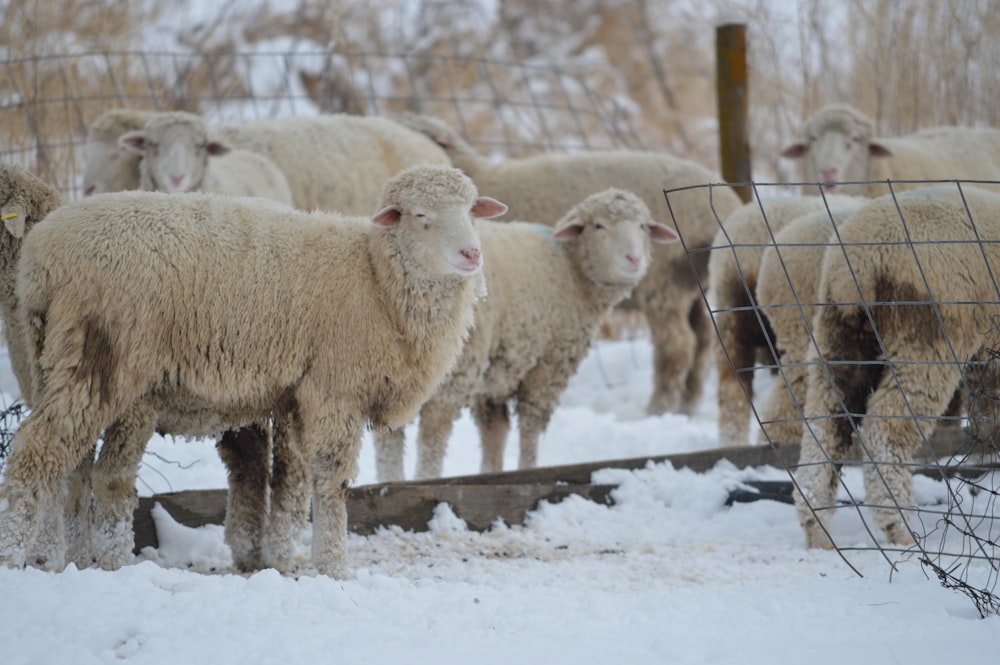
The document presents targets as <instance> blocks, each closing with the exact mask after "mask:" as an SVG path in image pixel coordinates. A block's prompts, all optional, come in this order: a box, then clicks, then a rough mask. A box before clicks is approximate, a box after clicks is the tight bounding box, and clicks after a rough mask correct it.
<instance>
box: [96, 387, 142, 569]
mask: <svg viewBox="0 0 1000 665" xmlns="http://www.w3.org/2000/svg"><path fill="white" fill-rule="evenodd" d="M155 428H156V413H155V412H154V411H153V409H152V408H151V407H148V406H142V407H136V408H133V409H131V410H129V411H128V412H126V413H125V414H124V415H123V416H122V417H121V418H119V419H118V420H117V421H115V423H114V424H112V425H111V427H109V428H108V429H107V430H106V431H105V432H104V444H103V445H102V446H101V453H100V455H99V456H98V458H97V463H96V464H94V467H93V478H92V483H93V531H92V533H91V548H92V550H93V552H92V553H93V557H94V561H95V562H96V563H97V565H98V566H99V567H101V568H103V569H105V570H117V569H118V568H121V567H122V566H124V565H127V564H129V563H131V562H132V560H133V554H132V551H133V550H134V549H135V534H134V530H133V528H132V519H133V515H134V513H135V509H136V508H137V507H138V505H139V494H138V492H137V491H136V486H135V479H136V477H137V476H138V475H139V464H140V463H141V462H142V456H143V453H145V451H146V444H147V442H148V441H149V438H150V437H151V436H153V431H154V430H155Z"/></svg>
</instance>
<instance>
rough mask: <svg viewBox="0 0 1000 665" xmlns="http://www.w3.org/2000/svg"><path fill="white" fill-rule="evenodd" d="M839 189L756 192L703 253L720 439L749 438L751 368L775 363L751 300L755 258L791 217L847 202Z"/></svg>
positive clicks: (729, 442)
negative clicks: (715, 339) (776, 194)
mask: <svg viewBox="0 0 1000 665" xmlns="http://www.w3.org/2000/svg"><path fill="white" fill-rule="evenodd" d="M856 200H858V199H856V198H854V197H847V196H843V195H829V196H820V195H813V196H794V197H780V198H759V199H757V200H755V201H750V202H749V203H745V204H743V206H741V207H740V208H739V209H737V210H736V211H735V212H733V213H732V214H730V215H729V216H728V217H727V218H726V219H725V221H724V223H723V226H722V228H720V229H719V230H718V232H717V233H716V235H715V239H714V240H713V241H712V251H711V253H710V257H709V259H708V275H709V294H710V300H711V303H712V309H713V311H714V318H715V326H716V328H717V330H718V335H719V340H720V342H721V343H720V344H719V345H717V346H716V347H715V366H716V369H717V372H718V376H719V386H718V391H717V400H718V404H719V445H721V446H745V445H747V444H748V443H749V438H750V408H751V404H752V402H753V397H754V389H753V369H754V366H755V364H756V363H760V364H761V365H766V366H771V367H774V365H775V359H774V358H773V357H772V354H771V348H772V344H773V343H774V333H773V331H771V330H770V327H769V325H768V322H767V321H766V319H764V318H763V317H761V315H760V314H759V313H758V310H757V309H756V306H755V298H754V293H755V291H756V289H757V284H758V281H759V279H758V275H759V270H760V261H761V257H762V255H763V253H764V250H765V248H766V247H768V246H769V245H770V244H771V243H772V241H773V237H774V234H776V233H778V232H779V231H780V230H781V229H783V228H784V227H785V226H787V225H788V224H790V223H791V222H793V221H794V220H795V219H797V218H799V217H801V216H803V215H806V214H810V213H813V212H817V211H825V210H827V207H828V206H843V205H850V204H851V202H852V201H856Z"/></svg>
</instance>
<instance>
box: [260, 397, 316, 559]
mask: <svg viewBox="0 0 1000 665" xmlns="http://www.w3.org/2000/svg"><path fill="white" fill-rule="evenodd" d="M311 497H312V486H311V484H310V482H309V462H308V461H307V458H306V456H305V454H304V452H303V450H302V445H301V433H300V432H299V430H298V429H297V428H294V427H293V426H292V421H291V419H290V418H288V417H284V416H283V417H280V418H276V419H275V422H274V468H273V471H272V473H271V509H270V518H269V520H270V521H269V523H268V530H267V541H266V548H265V553H266V557H267V558H266V560H267V565H268V566H271V567H273V568H276V569H278V570H281V571H283V572H291V570H292V568H293V567H294V563H293V558H294V556H295V543H296V541H297V540H298V538H299V536H300V535H301V534H302V532H303V531H304V530H305V528H306V526H307V525H308V523H309V503H310V499H311Z"/></svg>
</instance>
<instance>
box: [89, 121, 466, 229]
mask: <svg viewBox="0 0 1000 665" xmlns="http://www.w3.org/2000/svg"><path fill="white" fill-rule="evenodd" d="M106 113H108V114H111V113H116V114H117V115H127V113H128V112H127V111H124V110H120V111H119V110H116V111H114V112H112V111H108V112H106ZM148 119H149V118H148V117H146V120H144V121H143V122H142V124H140V125H138V126H137V127H130V128H128V129H142V128H143V127H144V126H145V124H146V121H148ZM94 122H95V124H99V125H101V126H104V125H107V124H109V123H108V122H106V121H105V119H104V118H98V119H97V120H95V121H94ZM125 131H128V130H123V131H121V132H119V133H118V134H115V135H114V136H113V137H112V136H111V135H110V133H109V132H101V133H100V134H98V133H96V132H95V131H94V130H93V128H92V129H91V132H90V133H91V134H92V135H93V140H91V139H90V138H88V151H87V154H88V162H87V167H86V172H88V173H90V172H100V170H101V169H102V168H107V167H106V166H104V162H103V161H102V162H95V163H94V164H93V165H92V164H91V162H90V154H91V152H94V153H95V154H96V153H100V152H104V153H110V152H112V151H118V150H119V148H118V137H119V136H121V134H123V133H125ZM210 134H211V137H212V138H213V139H215V140H218V141H222V142H224V143H225V144H226V145H228V146H229V147H231V148H234V149H240V150H250V151H252V152H256V153H258V154H261V155H263V156H264V157H267V158H268V159H270V160H271V161H272V162H274V163H275V164H276V165H277V166H278V168H280V169H281V171H282V172H283V173H284V174H285V177H286V178H287V180H288V184H289V186H290V187H291V190H292V202H293V204H294V206H295V207H296V208H299V209H300V210H307V211H312V210H328V211H336V212H342V213H346V214H351V215H368V214H370V213H371V211H372V209H373V208H374V207H375V205H376V204H377V203H378V199H379V195H380V192H381V188H382V185H383V184H384V183H385V181H386V180H388V179H389V177H390V176H392V175H394V174H396V173H398V172H399V171H401V170H402V169H404V168H406V167H408V166H413V165H415V164H421V163H432V164H448V156H447V155H446V154H444V151H442V150H441V148H439V147H438V146H437V145H435V144H434V142H433V141H431V140H430V139H428V138H427V137H426V136H423V135H422V134H420V133H419V132H415V131H413V130H411V129H408V128H406V127H404V126H402V125H401V124H400V123H398V122H395V121H393V120H390V119H388V118H383V117H379V116H355V115H347V114H330V115H319V116H295V117H287V118H262V119H256V120H247V121H244V122H240V123H233V124H222V125H215V124H212V125H210ZM102 138H103V142H99V141H98V139H102ZM109 139H110V141H111V143H113V145H109V144H108V140H109ZM136 157H138V156H136ZM130 161H131V166H132V170H133V174H132V175H131V182H133V183H134V184H132V185H131V186H128V187H125V186H122V187H118V188H117V189H112V190H107V191H121V190H124V189H137V188H138V187H139V160H138V159H137V158H136V159H132V160H130ZM121 166H122V167H123V168H124V166H125V164H124V163H122V165H121ZM122 180H124V179H122Z"/></svg>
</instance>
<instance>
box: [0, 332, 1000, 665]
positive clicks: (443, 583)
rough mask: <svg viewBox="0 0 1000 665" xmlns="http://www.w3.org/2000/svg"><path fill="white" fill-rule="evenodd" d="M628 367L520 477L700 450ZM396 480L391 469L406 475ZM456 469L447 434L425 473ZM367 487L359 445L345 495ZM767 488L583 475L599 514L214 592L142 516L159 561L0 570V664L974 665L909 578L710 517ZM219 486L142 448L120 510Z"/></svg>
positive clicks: (784, 526)
mask: <svg viewBox="0 0 1000 665" xmlns="http://www.w3.org/2000/svg"><path fill="white" fill-rule="evenodd" d="M649 365H650V348H649V345H648V343H647V342H646V341H645V339H642V338H640V339H636V340H631V341H621V342H601V343H600V344H599V345H598V346H596V347H595V349H594V351H592V353H591V354H590V356H589V357H588V358H587V360H586V361H585V364H584V366H583V367H582V368H581V371H580V372H579V374H578V375H577V376H576V377H575V378H574V380H573V381H572V383H571V385H570V388H569V390H568V391H567V393H566V395H565V398H564V400H563V403H562V406H561V408H560V409H559V410H558V412H557V413H556V416H555V418H554V419H553V422H552V424H551V426H550V428H549V431H548V433H547V434H546V436H545V438H544V439H543V441H542V444H541V450H540V461H541V463H543V464H563V463H573V462H580V461H591V460H600V459H608V458H618V457H633V456H638V455H647V454H650V455H653V454H665V453H672V452H685V451H690V450H697V449H704V448H711V447H714V446H715V416H716V407H715V405H714V398H713V397H712V395H713V394H714V393H713V392H712V391H714V383H713V384H712V385H710V386H709V391H710V392H709V396H708V397H707V398H706V400H705V402H704V404H703V407H702V410H701V412H699V413H698V414H697V415H696V416H694V417H691V418H687V417H680V416H673V415H667V416H662V417H645V416H644V415H643V414H642V407H643V405H644V403H645V400H646V397H647V396H648V393H649V380H650V373H649ZM4 385H9V384H4ZM411 441H412V432H411ZM411 448H412V446H411ZM509 448H510V449H509V450H508V457H507V466H508V468H509V467H512V466H513V465H514V464H515V460H516V445H515V443H514V441H513V440H512V441H511V443H510V445H509ZM414 462H415V452H414V451H413V450H412V449H411V450H408V466H407V468H408V469H410V470H412V469H413V467H414ZM478 465H479V450H478V443H477V441H476V436H475V432H474V427H473V426H472V423H471V419H469V418H468V416H464V417H463V419H462V420H461V421H460V422H459V423H458V424H457V427H456V429H455V434H454V436H453V438H452V442H451V446H450V448H449V451H448V456H447V459H446V461H445V470H446V473H448V474H449V475H453V474H465V473H474V472H476V470H477V469H478ZM374 473H375V472H374V451H373V449H372V447H371V442H370V440H369V439H367V438H366V441H365V447H364V450H363V453H362V459H361V474H360V476H359V478H358V483H359V484H363V483H369V482H374V481H375V475H374ZM784 478H787V476H786V474H785V472H784V471H783V470H780V469H775V468H757V469H747V470H737V469H735V468H734V467H732V466H731V465H728V464H724V463H723V464H719V465H718V466H716V467H715V468H714V469H713V470H712V471H711V472H709V473H704V474H696V473H693V472H690V471H687V470H675V469H674V468H672V467H671V466H669V465H660V466H651V467H648V468H646V469H643V470H640V471H635V472H630V471H620V470H604V471H600V472H598V473H597V474H596V476H595V478H594V480H595V481H596V482H602V483H617V484H619V488H618V490H617V491H616V492H615V494H614V499H615V503H614V505H613V506H602V505H597V504H594V503H590V502H588V501H585V500H583V499H576V498H571V499H569V500H566V501H563V502H562V503H559V504H555V505H549V504H546V505H544V506H542V508H541V509H539V510H538V511H537V512H535V513H533V514H532V515H530V517H529V520H528V521H527V523H526V524H525V525H524V526H516V527H508V526H504V525H502V524H498V525H497V526H496V527H495V528H494V529H492V530H491V531H489V532H487V533H476V532H472V531H469V530H467V529H466V528H465V526H464V524H462V523H461V522H460V521H459V520H458V519H457V518H456V517H455V515H454V514H453V513H452V512H451V511H450V510H449V509H448V508H447V506H444V505H442V506H440V507H439V509H438V511H437V514H436V516H435V518H434V520H433V523H432V528H431V530H430V531H429V532H425V533H410V532H403V531H400V530H398V529H387V530H384V531H382V532H380V533H378V534H376V535H374V536H370V537H360V536H351V537H350V561H351V565H352V567H353V571H354V572H353V574H352V575H351V577H350V578H349V579H347V580H331V579H328V578H324V577H302V578H299V579H293V578H288V577H282V576H280V575H279V574H277V573H276V572H274V571H263V572H259V573H256V574H254V575H249V576H244V575H239V574H235V573H233V572H232V569H231V568H230V567H229V563H228V561H229V560H228V552H227V550H226V548H225V547H224V545H223V542H222V529H221V527H215V526H209V527H204V528H200V529H188V528H186V527H183V526H180V525H178V524H177V523H175V522H173V521H172V520H171V519H170V517H169V515H166V514H165V513H158V514H157V522H158V527H159V537H160V540H161V546H160V548H159V549H158V550H151V549H147V550H146V551H144V552H143V553H142V555H141V556H139V557H137V560H136V562H135V564H134V565H132V566H128V567H126V568H124V569H122V570H119V571H117V572H113V573H109V572H104V571H99V570H76V569H75V568H70V569H68V570H65V571H63V572H62V573H58V574H55V573H46V572H41V571H38V570H24V571H15V570H0V662H2V663H4V664H5V665H21V664H38V663H45V664H47V663H53V664H57V663H59V664H62V663H74V664H80V665H82V664H86V663H106V662H119V661H129V662H133V663H150V664H155V665H167V664H170V665H175V664H177V663H212V664H213V665H224V664H225V663H241V664H245V663H282V664H285V663H288V664H295V663H317V662H336V663H341V662H343V663H348V662H368V663H383V662H385V663H388V662H414V663H434V664H435V665H447V664H450V663H455V664H462V665H467V664H469V663H480V664H487V663H498V664H499V663H504V664H507V663H573V664H574V665H577V664H579V663H599V662H604V663H608V662H613V663H629V664H636V663H720V664H721V663H768V664H769V665H780V664H784V663H788V664H792V663H795V664H799V663H805V662H808V663H810V665H823V664H825V663H831V664H834V663H836V664H837V665H841V664H842V663H895V662H899V663H909V664H918V663H927V664H932V663H933V664H938V663H943V662H962V661H965V662H984V663H985V662H995V654H996V648H997V644H998V643H1000V618H997V617H992V618H989V619H986V620H982V619H980V618H979V614H978V612H977V611H976V609H975V606H974V605H973V604H972V602H971V601H970V600H969V599H968V598H967V597H966V596H964V595H962V594H960V593H958V592H955V591H951V590H947V589H945V588H943V587H942V586H940V584H939V583H938V582H937V580H936V579H935V578H933V576H930V575H929V573H928V572H925V571H924V570H923V569H922V567H921V565H920V563H919V561H918V560H917V557H915V556H905V555H900V556H899V557H897V558H898V560H897V561H895V564H896V565H895V570H893V568H892V567H891V566H890V565H889V564H888V563H887V561H886V560H885V559H884V558H883V557H882V556H881V555H880V554H879V553H878V552H877V551H872V550H869V551H860V552H851V553H849V554H848V557H849V560H850V562H851V564H852V565H853V566H855V567H856V568H857V569H858V570H859V571H860V572H862V573H863V575H864V577H860V576H858V575H857V574H855V573H854V572H853V571H852V570H851V569H850V567H849V566H847V565H846V564H845V563H844V561H843V560H842V559H841V558H840V556H838V554H837V553H835V552H816V551H809V550H806V549H805V548H804V547H803V542H802V534H801V531H800V529H799V526H798V524H797V521H796V518H795V514H794V511H793V509H792V507H791V506H788V505H785V504H780V503H775V502H771V501H758V502H755V503H749V504H736V505H734V506H732V507H729V508H727V507H725V505H724V502H725V499H726V496H727V494H728V491H729V490H730V489H732V488H733V487H736V486H737V485H738V484H739V483H740V482H742V481H745V480H752V479H784ZM848 480H849V481H850V482H851V483H853V484H857V485H859V484H860V482H859V479H858V478H854V477H852V476H851V475H850V474H849V478H848ZM224 483H225V473H224V470H223V468H222V465H221V463H220V462H219V461H218V457H217V455H216V454H215V451H214V448H213V446H212V445H211V443H210V442H207V441H195V442H184V441H177V442H174V441H172V440H164V439H156V440H154V442H153V443H152V445H151V446H150V452H149V454H147V457H146V461H145V463H144V466H143V469H142V472H141V480H140V483H139V489H140V492H141V493H142V494H144V495H148V494H151V493H153V492H160V491H169V490H183V489H192V488H218V487H223V486H224ZM852 491H853V488H852ZM858 492H860V487H859V488H858ZM917 492H918V497H919V499H920V501H921V502H927V503H932V502H934V501H935V500H937V499H938V498H940V497H941V495H943V493H944V489H943V487H942V486H941V483H938V482H934V481H931V480H929V479H926V478H918V479H917ZM834 535H835V537H836V539H837V542H838V543H840V544H841V545H852V544H859V545H863V546H867V545H869V541H868V540H867V538H868V536H867V534H866V532H865V530H864V527H863V524H862V522H861V519H860V518H859V517H858V515H857V514H856V513H855V512H854V511H850V510H844V511H841V513H840V514H838V516H837V518H836V520H835V521H834ZM302 546H303V551H304V552H305V547H306V546H307V543H302ZM990 654H993V655H992V656H991V655H990Z"/></svg>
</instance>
